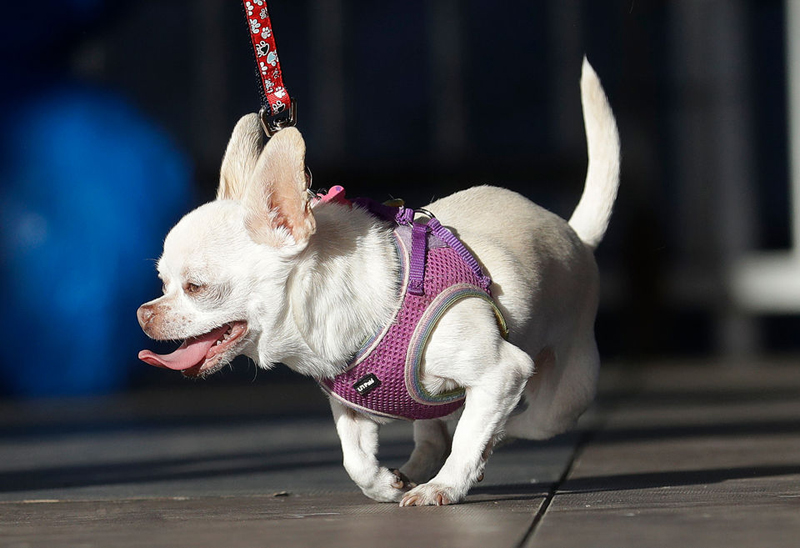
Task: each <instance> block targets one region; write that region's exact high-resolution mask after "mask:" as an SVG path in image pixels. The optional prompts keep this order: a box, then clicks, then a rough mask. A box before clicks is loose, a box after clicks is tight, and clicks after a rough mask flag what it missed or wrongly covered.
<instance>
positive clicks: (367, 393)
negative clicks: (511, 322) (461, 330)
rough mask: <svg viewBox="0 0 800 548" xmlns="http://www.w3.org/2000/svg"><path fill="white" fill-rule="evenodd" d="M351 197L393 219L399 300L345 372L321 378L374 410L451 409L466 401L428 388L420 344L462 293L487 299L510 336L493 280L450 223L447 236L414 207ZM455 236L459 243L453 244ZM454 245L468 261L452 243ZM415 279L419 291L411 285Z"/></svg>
mask: <svg viewBox="0 0 800 548" xmlns="http://www.w3.org/2000/svg"><path fill="white" fill-rule="evenodd" d="M332 190H334V189H332ZM342 198H343V196H342V194H341V192H339V191H338V190H337V192H336V193H335V194H334V195H333V196H331V198H329V199H328V200H326V201H339V202H340V203H342V202H341V201H340V200H341V199H342ZM356 204H357V205H359V206H362V204H364V205H366V206H367V207H366V208H367V209H369V210H370V211H372V212H373V214H377V216H379V217H381V218H387V217H388V218H390V219H392V220H394V221H395V222H398V225H399V226H397V228H396V229H395V242H396V244H397V249H398V255H399V257H400V260H401V271H402V282H401V294H402V300H401V306H400V307H399V308H398V310H397V311H396V313H395V316H394V318H393V320H392V321H391V322H390V323H389V325H387V326H385V328H384V329H383V330H382V331H381V332H380V333H378V334H377V335H376V336H375V337H373V338H372V339H371V340H370V341H369V342H368V343H367V344H365V345H364V347H363V348H362V350H361V351H359V353H358V354H357V355H356V357H355V358H354V359H353V360H352V361H351V363H350V364H349V365H348V367H347V368H346V369H345V371H343V372H342V373H340V374H339V375H337V376H336V377H334V378H332V379H324V380H322V381H321V382H320V385H321V386H322V388H323V389H324V390H325V391H326V392H328V393H329V394H330V395H331V397H334V398H336V399H337V400H339V401H340V402H342V403H344V404H345V405H348V406H350V407H352V408H354V409H357V410H359V411H362V412H365V413H369V414H373V415H378V416H382V417H389V418H400V419H408V420H416V419H428V418H438V417H443V416H446V415H449V414H450V413H452V412H454V411H455V410H457V409H458V408H459V407H461V406H462V405H463V402H464V396H465V393H464V390H463V389H456V390H451V391H449V392H446V393H440V394H430V393H429V392H428V391H427V390H426V389H425V387H424V386H423V385H422V382H421V363H422V357H423V354H424V350H425V347H426V346H427V343H428V341H429V339H430V336H431V334H432V332H433V330H434V328H435V327H436V325H437V323H438V322H439V320H440V319H441V318H442V316H444V314H445V313H446V312H447V311H448V310H449V309H450V308H452V307H453V306H454V305H455V304H456V303H458V302H460V301H462V300H463V299H467V298H479V299H482V300H484V301H486V302H487V303H489V304H490V305H491V307H492V309H493V310H494V313H495V315H496V317H497V320H498V325H499V326H500V329H501V330H502V332H503V335H504V336H506V335H507V330H506V324H505V321H504V319H503V315H502V313H501V312H500V310H499V309H498V308H497V305H496V304H495V302H494V300H493V299H492V297H491V295H490V293H489V284H490V283H491V280H490V279H489V278H488V277H487V276H485V275H484V274H483V272H482V271H481V269H480V266H479V265H478V262H477V260H475V259H474V258H473V257H472V255H471V254H470V253H469V251H468V250H466V248H465V247H464V246H463V244H461V242H460V241H459V240H458V239H457V238H455V236H454V235H452V233H451V232H450V231H449V230H447V229H444V227H442V229H443V230H445V231H446V234H445V236H446V235H447V234H449V235H450V236H452V239H451V238H447V240H450V241H446V240H445V238H443V237H441V236H440V234H443V232H442V229H438V228H432V227H430V225H431V224H433V227H441V225H440V224H439V223H438V221H436V219H434V218H431V219H430V220H429V221H428V223H427V225H428V227H426V225H425V224H423V223H416V222H414V221H413V216H414V211H413V210H409V209H407V208H395V207H390V206H385V205H383V204H377V203H376V202H371V201H370V202H365V201H364V200H361V199H359V200H357V201H356ZM434 221H435V222H434ZM418 226H422V227H426V228H424V229H422V228H418ZM423 236H424V240H423ZM453 240H455V241H456V242H457V243H458V246H454V245H451V242H452V241H453ZM459 246H460V247H461V249H462V250H463V252H464V253H467V254H468V255H469V257H468V258H469V259H472V260H471V261H468V260H466V258H465V257H464V255H463V254H462V252H460V251H459V250H458V249H457V247H459ZM409 248H410V249H409ZM420 265H421V268H420ZM415 280H416V281H418V283H419V286H418V287H419V289H421V291H412V290H411V286H412V283H413V282H415Z"/></svg>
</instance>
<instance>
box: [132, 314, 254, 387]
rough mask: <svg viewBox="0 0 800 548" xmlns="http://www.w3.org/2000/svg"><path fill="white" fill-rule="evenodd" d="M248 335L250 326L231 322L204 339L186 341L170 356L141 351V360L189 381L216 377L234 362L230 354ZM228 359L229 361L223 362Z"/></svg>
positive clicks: (196, 338)
mask: <svg viewBox="0 0 800 548" xmlns="http://www.w3.org/2000/svg"><path fill="white" fill-rule="evenodd" d="M245 333H247V322H245V321H238V322H231V323H228V324H225V325H223V326H220V327H218V328H216V329H214V330H212V331H210V332H208V333H206V334H205V335H199V336H197V337H191V338H189V339H186V340H185V341H183V344H181V346H180V347H179V348H178V349H177V350H175V351H174V352H172V353H170V354H156V353H155V352H152V351H150V350H142V351H141V352H139V359H140V360H142V361H143V362H145V363H148V364H150V365H154V366H156V367H163V368H165V369H172V370H173V371H182V372H183V374H184V375H186V376H189V377H196V376H198V375H204V374H208V373H213V372H214V371H216V370H217V369H218V368H219V367H222V366H223V365H224V364H225V363H227V361H230V360H231V359H233V357H234V356H235V354H233V353H230V352H228V351H229V350H232V349H233V348H234V347H235V346H237V342H239V341H241V340H242V337H243V336H244V335H245ZM226 354H227V356H226ZM231 354H233V355H231ZM226 357H227V360H225V362H223V359H224V358H226Z"/></svg>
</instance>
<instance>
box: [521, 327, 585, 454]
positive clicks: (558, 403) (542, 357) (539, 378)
mask: <svg viewBox="0 0 800 548" xmlns="http://www.w3.org/2000/svg"><path fill="white" fill-rule="evenodd" d="M599 367H600V355H599V354H598V352H597V344H596V343H595V339H594V333H593V330H592V329H591V328H589V329H586V330H584V331H583V333H581V334H580V335H579V336H577V337H575V339H574V340H572V341H570V344H569V345H568V346H566V345H562V346H561V347H556V348H555V349H553V348H547V349H545V350H543V351H542V352H540V353H539V354H538V355H537V356H536V374H534V375H533V376H532V377H531V378H530V379H528V383H527V385H526V386H525V391H524V393H523V396H524V398H525V400H524V404H525V405H524V410H523V411H522V412H521V413H517V414H514V415H513V416H512V417H511V418H510V419H509V420H508V424H507V425H506V433H507V434H508V435H509V436H511V437H515V438H525V439H535V440H542V439H547V438H550V437H552V436H555V435H557V434H561V433H562V432H565V431H566V430H569V429H570V428H572V427H573V426H574V424H575V421H577V420H578V417H580V416H581V414H582V413H583V412H584V411H585V410H586V408H587V407H588V406H589V404H591V402H592V400H593V399H594V395H595V391H596V387H597V377H598V371H599Z"/></svg>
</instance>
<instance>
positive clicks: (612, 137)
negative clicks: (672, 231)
mask: <svg viewBox="0 0 800 548" xmlns="http://www.w3.org/2000/svg"><path fill="white" fill-rule="evenodd" d="M581 103H582V104H583V123H584V126H585V127H586V146H587V149H588V152H589V167H588V169H587V172H586V184H585V186H584V189H583V195H582V196H581V200H580V202H578V207H576V208H575V211H574V212H573V213H572V217H571V218H570V220H569V224H570V226H571V227H572V229H573V230H574V231H575V232H576V233H577V234H578V236H579V237H580V239H581V240H583V241H584V243H586V245H588V246H590V247H592V248H593V249H594V248H596V247H597V245H598V244H599V243H600V241H601V240H602V239H603V235H604V234H605V232H606V228H608V221H609V219H610V218H611V210H612V208H613V206H614V200H615V199H616V197H617V188H618V187H619V133H618V132H617V123H616V121H615V120H614V114H613V113H612V112H611V106H610V105H609V104H608V98H606V94H605V92H604V91H603V86H601V85H600V79H599V78H598V77H597V73H595V71H594V69H593V68H592V66H591V65H590V64H589V61H588V60H587V59H586V57H584V58H583V70H582V74H581Z"/></svg>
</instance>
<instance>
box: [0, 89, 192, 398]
mask: <svg viewBox="0 0 800 548" xmlns="http://www.w3.org/2000/svg"><path fill="white" fill-rule="evenodd" d="M0 133H2V137H0V138H2V141H0V183H1V184H2V185H1V186H0V229H1V230H0V251H1V252H2V269H1V270H0V295H1V296H2V300H1V301H0V302H2V306H3V308H4V310H3V313H2V315H0V332H2V334H3V336H4V337H5V340H6V344H5V348H4V351H3V352H2V354H1V356H2V357H0V360H2V362H0V382H2V385H3V386H4V388H5V391H6V392H8V393H11V394H14V395H20V396H52V395H74V394H97V393H105V392H108V391H111V390H116V389H119V388H122V387H124V386H125V385H126V383H127V382H128V381H129V377H130V372H131V368H132V367H134V366H135V365H136V358H135V356H136V350H137V349H138V348H139V345H140V344H141V343H142V336H141V334H140V329H139V326H138V324H137V322H136V317H135V310H136V307H137V306H138V304H140V303H141V302H143V301H145V300H148V299H149V298H152V296H153V295H152V292H153V285H154V283H155V276H154V274H153V261H152V259H155V258H157V257H158V254H159V253H160V247H161V242H162V241H163V237H164V234H165V233H166V231H167V230H168V229H169V227H170V226H171V225H172V224H173V223H174V222H175V221H176V220H177V218H179V216H180V214H181V213H182V212H184V211H185V210H186V209H187V207H188V206H189V204H190V203H191V202H192V199H191V190H190V181H191V167H190V163H189V161H188V160H187V157H186V155H185V154H184V153H183V152H181V151H180V150H179V149H178V147H177V146H176V145H175V144H174V143H173V142H172V141H171V140H170V138H169V137H168V136H167V135H166V134H165V133H164V132H163V131H162V130H160V129H159V128H158V127H157V126H155V125H154V124H153V123H151V122H149V121H148V120H147V119H146V118H145V117H144V116H143V115H142V114H141V113H140V112H139V111H137V110H136V109H135V108H133V107H132V106H131V105H130V104H129V103H127V102H126V101H124V100H123V99H121V98H119V97H117V96H114V95H112V94H110V93H106V92H102V91H99V90H96V89H92V88H88V87H80V86H64V87H60V88H58V89H56V90H52V91H50V92H48V93H46V94H41V95H38V96H35V97H31V98H29V99H27V100H26V101H24V103H22V104H18V105H16V107H15V108H14V109H13V112H12V113H11V114H10V115H9V116H6V117H5V119H4V122H3V123H2V125H0Z"/></svg>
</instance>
